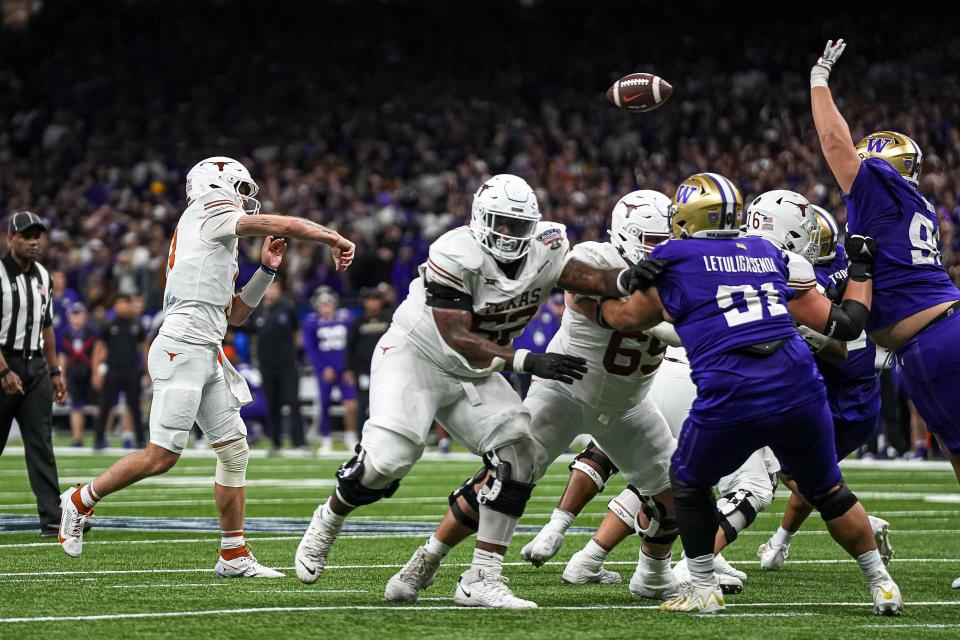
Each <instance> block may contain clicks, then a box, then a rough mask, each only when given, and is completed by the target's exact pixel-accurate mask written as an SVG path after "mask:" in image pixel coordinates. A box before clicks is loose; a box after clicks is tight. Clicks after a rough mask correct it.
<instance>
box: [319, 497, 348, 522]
mask: <svg viewBox="0 0 960 640" xmlns="http://www.w3.org/2000/svg"><path fill="white" fill-rule="evenodd" d="M320 519H321V520H323V521H324V522H326V523H327V524H329V525H331V526H334V527H342V526H343V521H344V520H346V519H347V516H341V515H339V514H336V513H334V512H333V509H331V508H330V499H329V498H327V501H326V502H324V503H323V505H322V506H321V507H320Z"/></svg>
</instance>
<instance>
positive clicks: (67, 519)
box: [57, 485, 93, 558]
mask: <svg viewBox="0 0 960 640" xmlns="http://www.w3.org/2000/svg"><path fill="white" fill-rule="evenodd" d="M81 486H82V485H77V486H76V487H71V488H70V489H67V490H66V491H64V492H63V493H61V494H60V531H59V533H58V535H57V537H58V538H59V540H60V546H61V547H63V551H64V552H65V553H66V554H67V555H68V556H70V557H71V558H79V557H80V554H81V553H83V531H84V526H85V525H86V522H87V518H88V517H89V516H91V515H93V509H91V510H90V511H89V512H88V513H80V511H79V510H78V509H77V507H76V505H74V504H73V494H74V493H76V492H77V491H80V487H81Z"/></svg>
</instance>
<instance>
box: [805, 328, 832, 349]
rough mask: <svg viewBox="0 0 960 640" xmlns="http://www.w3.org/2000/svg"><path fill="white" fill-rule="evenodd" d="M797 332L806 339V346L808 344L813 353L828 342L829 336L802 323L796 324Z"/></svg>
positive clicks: (823, 347)
mask: <svg viewBox="0 0 960 640" xmlns="http://www.w3.org/2000/svg"><path fill="white" fill-rule="evenodd" d="M797 332H798V333H799V334H800V337H801V338H803V339H804V340H805V341H806V343H807V346H809V347H810V350H811V351H813V352H814V353H817V352H819V351H823V350H824V349H825V348H826V346H827V345H828V344H830V338H828V337H827V336H825V335H823V334H822V333H818V332H816V331H814V330H813V329H811V328H810V327H807V326H804V325H802V324H801V325H798V326H797Z"/></svg>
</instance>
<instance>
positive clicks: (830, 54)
mask: <svg viewBox="0 0 960 640" xmlns="http://www.w3.org/2000/svg"><path fill="white" fill-rule="evenodd" d="M846 48H847V43H846V42H844V41H843V38H840V39H839V40H837V43H836V44H834V43H833V40H827V46H826V47H824V49H823V55H822V56H820V59H819V60H817V64H815V65H813V69H811V70H810V88H811V89H813V88H814V87H826V86H827V80H828V79H829V78H830V71H831V70H832V69H833V65H834V63H835V62H836V61H837V60H839V59H840V54H842V53H843V50H844V49H846Z"/></svg>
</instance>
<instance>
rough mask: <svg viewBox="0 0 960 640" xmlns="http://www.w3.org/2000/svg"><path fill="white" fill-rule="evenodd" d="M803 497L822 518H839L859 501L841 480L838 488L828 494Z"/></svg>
mask: <svg viewBox="0 0 960 640" xmlns="http://www.w3.org/2000/svg"><path fill="white" fill-rule="evenodd" d="M804 497H805V498H807V501H808V502H809V503H810V504H812V505H813V507H814V508H815V509H816V510H817V511H819V512H820V517H821V518H823V519H824V520H833V519H834V518H839V517H840V516H842V515H843V514H845V513H846V512H847V511H850V509H852V508H853V505H855V504H857V502H859V500H858V499H857V496H855V495H854V493H853V491H850V488H849V487H847V485H846V483H845V482H844V481H843V480H841V481H840V488H839V489H838V490H837V491H834V492H833V493H831V494H829V495H823V496H819V497H816V498H809V497H807V496H804Z"/></svg>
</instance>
